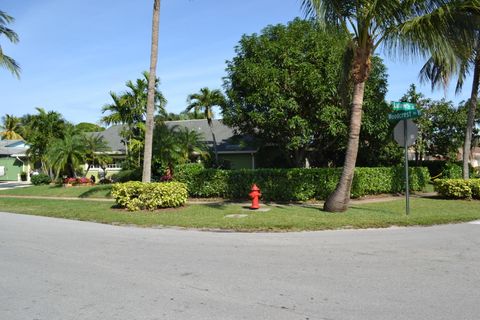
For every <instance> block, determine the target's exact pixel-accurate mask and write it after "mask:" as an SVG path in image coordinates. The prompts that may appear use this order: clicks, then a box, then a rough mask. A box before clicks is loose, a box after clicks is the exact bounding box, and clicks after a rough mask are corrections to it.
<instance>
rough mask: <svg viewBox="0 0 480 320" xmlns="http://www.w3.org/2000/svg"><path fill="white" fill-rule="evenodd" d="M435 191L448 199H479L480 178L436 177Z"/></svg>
mask: <svg viewBox="0 0 480 320" xmlns="http://www.w3.org/2000/svg"><path fill="white" fill-rule="evenodd" d="M434 187H435V191H437V192H438V193H439V194H440V195H441V196H443V197H445V198H450V199H472V198H473V199H480V179H470V180H463V179H437V180H435V182H434Z"/></svg>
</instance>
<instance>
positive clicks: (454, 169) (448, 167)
mask: <svg viewBox="0 0 480 320" xmlns="http://www.w3.org/2000/svg"><path fill="white" fill-rule="evenodd" d="M462 173H463V168H462V167H461V166H460V165H458V164H456V163H453V162H447V163H446V164H445V166H444V167H443V172H442V179H461V178H462V177H463V174H462Z"/></svg>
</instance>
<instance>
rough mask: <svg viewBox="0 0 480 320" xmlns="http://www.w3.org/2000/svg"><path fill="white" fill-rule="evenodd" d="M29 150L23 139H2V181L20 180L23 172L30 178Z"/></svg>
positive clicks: (0, 171)
mask: <svg viewBox="0 0 480 320" xmlns="http://www.w3.org/2000/svg"><path fill="white" fill-rule="evenodd" d="M27 150H28V146H27V145H25V141H23V140H0V181H20V180H21V173H22V172H25V173H27V175H26V177H27V179H29V175H28V173H29V172H30V165H29V164H28V161H27V156H26V153H27Z"/></svg>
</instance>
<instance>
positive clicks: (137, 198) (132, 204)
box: [112, 181, 188, 211]
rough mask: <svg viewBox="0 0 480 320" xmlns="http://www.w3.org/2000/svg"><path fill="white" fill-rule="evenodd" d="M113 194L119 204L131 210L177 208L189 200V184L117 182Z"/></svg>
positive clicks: (113, 187)
mask: <svg viewBox="0 0 480 320" xmlns="http://www.w3.org/2000/svg"><path fill="white" fill-rule="evenodd" d="M112 196H113V197H114V198H115V201H116V202H117V204H118V205H120V206H122V207H124V208H127V209H128V210H130V211H136V210H142V209H147V210H155V209H159V208H176V207H179V206H182V205H184V204H185V202H187V197H188V192H187V186H186V185H185V184H184V183H181V182H163V183H157V182H154V183H143V182H139V181H131V182H126V183H115V184H114V185H113V186H112Z"/></svg>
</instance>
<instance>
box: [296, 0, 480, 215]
mask: <svg viewBox="0 0 480 320" xmlns="http://www.w3.org/2000/svg"><path fill="white" fill-rule="evenodd" d="M301 4H302V8H303V9H304V10H305V13H306V14H307V15H311V16H314V17H315V18H316V19H317V20H318V21H319V22H320V23H321V24H323V25H335V26H340V27H341V28H343V29H344V31H345V32H346V33H349V34H351V37H350V39H349V47H350V48H351V53H352V59H351V60H350V61H349V62H350V64H349V66H348V67H346V68H348V70H350V71H351V76H352V79H353V95H352V99H351V101H352V107H351V113H350V115H351V117H350V123H349V133H348V143H347V150H346V156H345V163H344V166H343V171H342V175H341V177H340V181H339V183H338V185H337V187H336V189H335V191H334V192H333V193H332V194H331V195H330V196H329V197H328V198H327V200H326V201H325V205H324V209H325V210H326V211H331V212H338V211H345V210H346V209H347V207H348V203H349V201H350V190H351V186H352V181H353V174H354V170H355V163H356V160H357V154H358V146H359V139H360V127H361V124H362V106H363V99H364V93H365V84H366V81H367V79H368V77H369V75H370V73H371V66H372V57H373V55H374V53H375V50H376V49H377V48H378V47H379V46H383V47H384V49H385V50H386V51H387V52H389V53H392V54H403V55H413V56H418V55H428V54H429V53H431V52H433V51H435V52H438V53H441V54H443V55H445V56H453V50H452V47H451V46H450V44H449V43H448V41H446V39H445V37H444V35H445V34H448V33H456V34H457V36H458V37H459V38H464V39H465V40H466V39H470V38H471V35H468V37H465V35H467V34H468V33H473V32H474V30H475V24H476V23H477V21H476V19H472V15H474V14H478V12H479V11H480V5H479V4H478V3H477V1H476V0H472V1H463V2H462V6H461V8H460V9H459V8H458V7H457V6H455V3H454V1H444V0H412V1H397V0H385V1H378V0H365V1H351V0H302V2H301ZM466 8H468V10H466ZM459 19H460V20H459ZM457 21H462V23H461V24H460V23H455V22H457Z"/></svg>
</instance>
